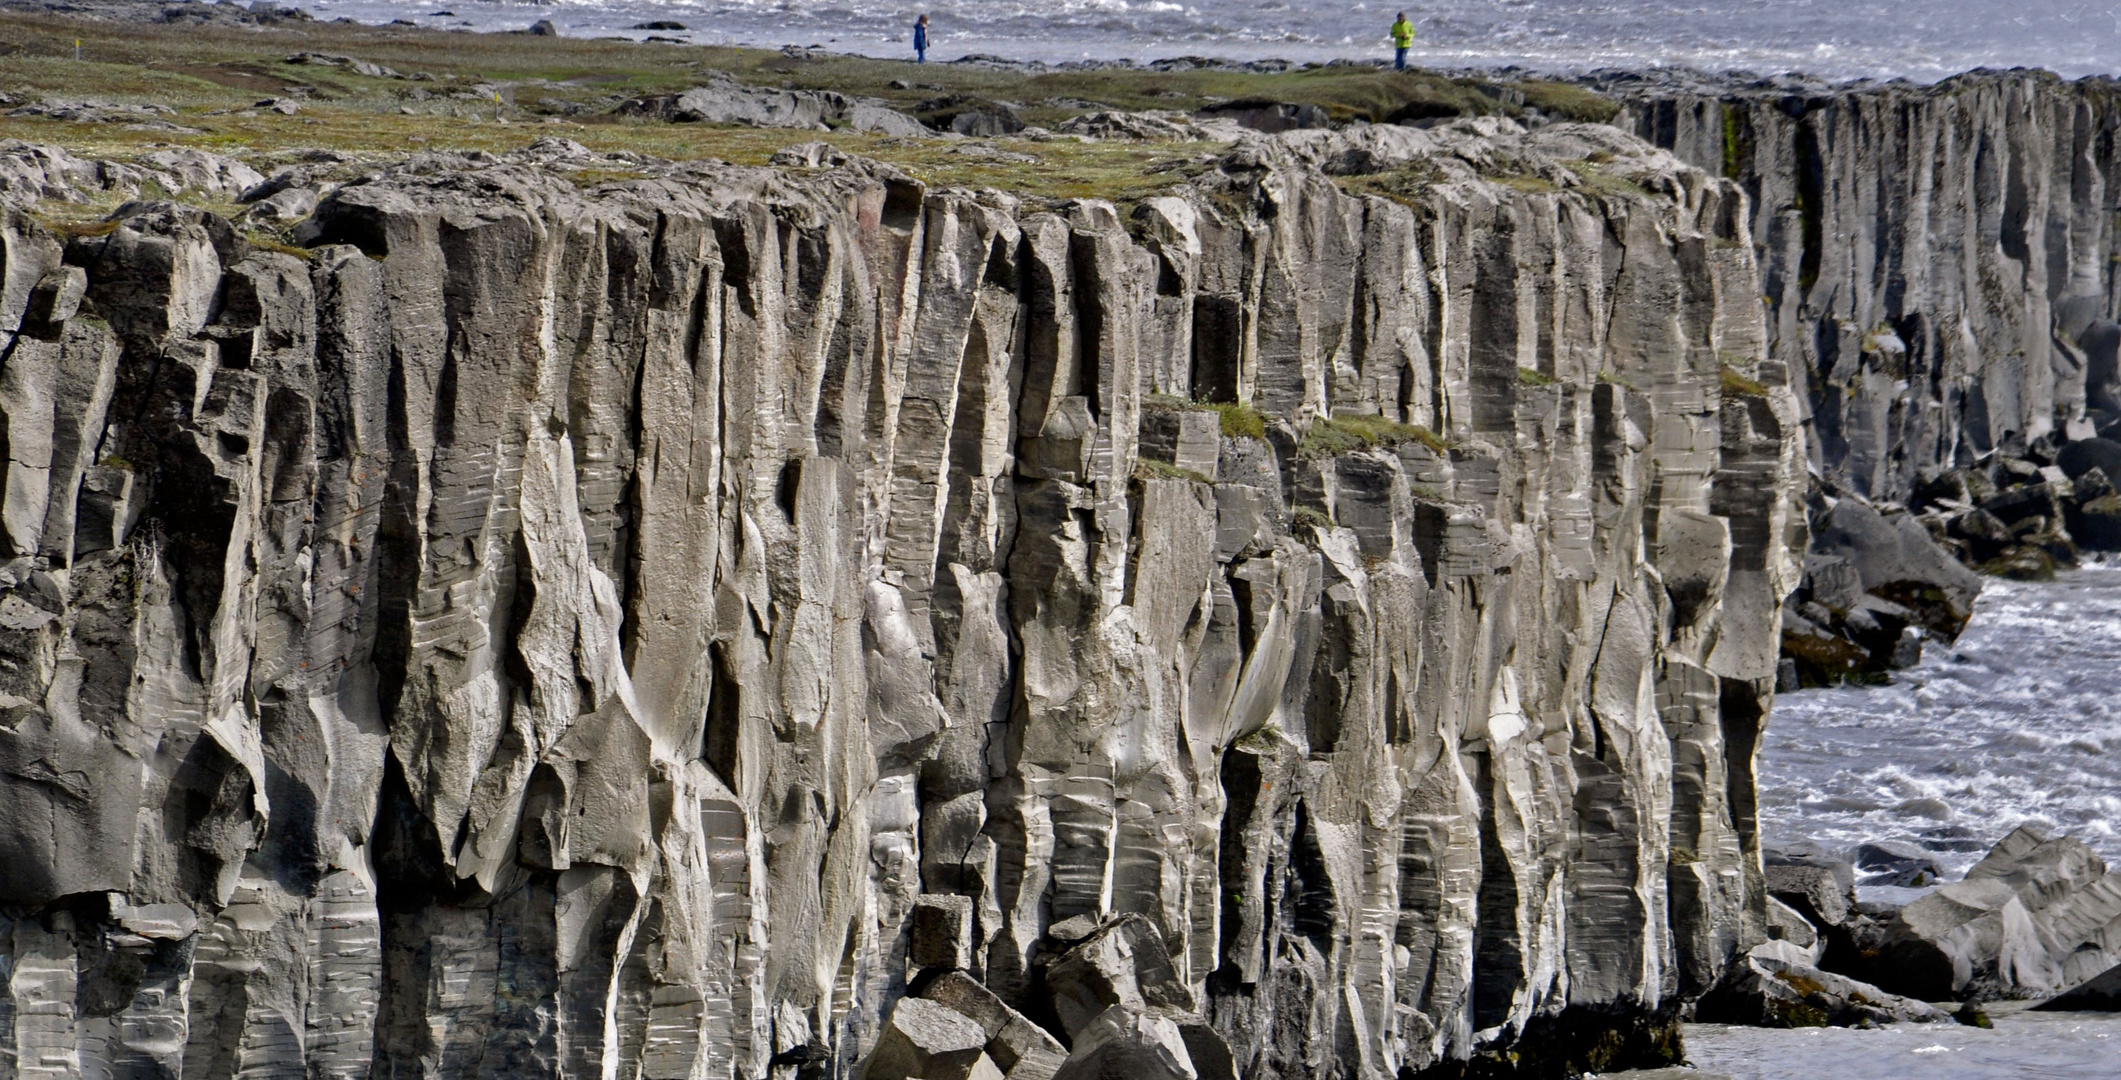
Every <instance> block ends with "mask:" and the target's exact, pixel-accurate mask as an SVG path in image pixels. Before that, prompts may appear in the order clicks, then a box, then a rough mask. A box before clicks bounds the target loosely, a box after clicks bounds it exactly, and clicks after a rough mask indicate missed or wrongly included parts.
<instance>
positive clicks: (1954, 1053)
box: [1686, 1003, 2121, 1080]
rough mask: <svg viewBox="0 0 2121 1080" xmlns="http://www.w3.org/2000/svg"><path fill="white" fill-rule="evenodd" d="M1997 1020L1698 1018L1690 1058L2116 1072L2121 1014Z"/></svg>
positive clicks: (1997, 1073) (1812, 1073) (1896, 1069)
mask: <svg viewBox="0 0 2121 1080" xmlns="http://www.w3.org/2000/svg"><path fill="white" fill-rule="evenodd" d="M1991 1015H1992V1016H1993V1017H1994V1018H1995V1023H1996V1026H1995V1028H1994V1029H1993V1030H1983V1029H1981V1028H1971V1027H1961V1026H1959V1025H1957V1024H1896V1025H1893V1026H1890V1027H1885V1028H1879V1029H1876V1030H1872V1031H1858V1030H1855V1029H1853V1028H1807V1029H1803V1030H1798V1031H1779V1030H1774V1029H1770V1028H1744V1027H1730V1026H1727V1025H1724V1024H1689V1025H1687V1027H1686V1049H1687V1058H1688V1060H1689V1061H1691V1062H1692V1063H1693V1064H1694V1065H1695V1067H1697V1068H1699V1069H1700V1070H1701V1071H1702V1072H1704V1073H1707V1074H1710V1075H1718V1076H1727V1077H1730V1078H1731V1080H2050V1078H2053V1080H2079V1078H2081V1080H2113V1078H2114V1077H2115V1076H2117V1075H2121V1016H2114V1015H2106V1014H2099V1013H2037V1012H2026V1011H2024V1005H2023V1003H2013V1004H2007V1005H2001V1006H1997V1007H1995V1008H1994V1009H1993V1010H1992V1011H1991Z"/></svg>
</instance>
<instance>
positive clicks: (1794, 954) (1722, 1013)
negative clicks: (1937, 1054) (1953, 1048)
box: [1697, 941, 1952, 1027]
mask: <svg viewBox="0 0 2121 1080" xmlns="http://www.w3.org/2000/svg"><path fill="white" fill-rule="evenodd" d="M1816 963H1817V960H1816V957H1814V956H1813V955H1812V954H1811V953H1810V952H1807V951H1806V950H1804V949H1801V948H1798V947H1797V946H1796V945H1794V944H1792V943H1790V942H1787V941H1771V942H1768V943H1767V944H1765V945H1758V946H1755V947H1754V948H1753V949H1752V951H1751V952H1749V953H1747V954H1746V956H1745V959H1744V961H1743V962H1742V963H1741V964H1738V965H1736V966H1734V967H1733V968H1732V969H1731V973H1730V975H1728V976H1727V977H1726V978H1725V980H1724V983H1723V985H1721V986H1718V987H1717V988H1716V990H1715V992H1713V993H1711V994H1710V995H1709V996H1708V997H1706V998H1704V999H1702V1002H1701V1006H1700V1010H1699V1012H1698V1014H1697V1015H1698V1016H1699V1017H1700V1018H1701V1019H1702V1020H1705V1021H1710V1022H1714V1023H1725V1024H1749V1025H1757V1026H1761V1027H1828V1026H1832V1027H1871V1026H1875V1025H1879V1024H1897V1023H1913V1024H1945V1023H1951V1022H1952V1015H1951V1014H1950V1013H1948V1012H1945V1011H1944V1010H1943V1009H1940V1008H1938V1007H1936V1006H1935V1005H1931V1004H1929V1003H1928V1002H1925V1001H1918V1000H1915V999H1913V998H1905V997H1901V996H1899V995H1897V994H1891V993H1887V992H1886V991H1884V990H1880V989H1879V988H1878V987H1875V986H1872V985H1871V984H1869V983H1865V982H1858V981H1857V980H1855V979H1851V978H1848V977H1847V976H1844V975H1837V974H1834V973H1833V972H1829V971H1822V970H1820V969H1819V968H1818V967H1817V966H1816Z"/></svg>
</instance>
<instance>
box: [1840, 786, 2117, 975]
mask: <svg viewBox="0 0 2121 1080" xmlns="http://www.w3.org/2000/svg"><path fill="white" fill-rule="evenodd" d="M2116 963H2121V873H2108V871H2107V868H2106V864H2105V862H2104V861H2102V860H2101V859H2100V858H2099V856H2098V855H2096V854H2094V853H2093V852H2092V850H2091V849H2090V848H2089V847H2086V846H2085V845H2084V843H2083V842H2082V841H2079V840H2076V839H2073V838H2070V837H2057V838H2054V839H2049V838H2048V837H2046V836H2045V835H2043V834H2042V833H2040V832H2039V831H2037V830H2035V829H2033V828H2031V827H2030V826H2027V827H2022V828H2019V829H2018V830H2017V831H2015V832H2013V833H2011V835H2009V836H2007V837H2005V838H2004V839H2003V840H2002V841H2001V842H1999V843H1998V844H1997V845H1996V846H1995V847H1994V848H1993V849H1992V850H1991V851H1990V852H1989V853H1988V855H1987V856H1986V857H1984V858H1983V859H1982V860H1981V861H1980V862H1979V863H1976V864H1975V865H1974V867H1973V868H1972V869H1970V870H1968V871H1967V873H1966V877H1965V878H1964V879H1963V880H1961V881H1957V882H1953V883H1951V884H1948V885H1945V886H1942V887H1940V888H1939V889H1937V890H1936V891H1935V892H1933V893H1931V894H1929V895H1927V896H1924V897H1922V898H1921V899H1918V900H1916V901H1914V902H1912V903H1910V904H1908V905H1907V906H1906V907H1904V908H1902V909H1900V911H1899V912H1898V913H1897V914H1896V915H1894V916H1893V918H1892V920H1891V921H1890V923H1888V924H1887V927H1886V933H1885V940H1884V942H1883V947H1882V949H1881V951H1880V954H1879V957H1878V965H1877V967H1876V969H1875V970H1877V972H1878V973H1879V977H1880V983H1881V985H1883V986H1885V987H1886V988H1887V989H1889V990H1894V991H1896V992H1899V993H1905V994H1909V995H1912V996H1917V997H1921V998H1924V999H1927V1000H1944V999H1946V998H1974V999H1981V998H1996V997H2029V996H2037V995H2040V994H2043V993H2051V992H2053V991H2055V990H2057V989H2060V988H2062V987H2066V986H2073V985H2076V984H2078V983H2082V982H2085V981H2087V980H2089V979H2091V978H2093V977H2094V976H2097V975H2099V974H2100V973H2102V972H2104V971H2106V970H2107V969H2109V968H2111V967H2113V966H2114V965H2115V964H2116Z"/></svg>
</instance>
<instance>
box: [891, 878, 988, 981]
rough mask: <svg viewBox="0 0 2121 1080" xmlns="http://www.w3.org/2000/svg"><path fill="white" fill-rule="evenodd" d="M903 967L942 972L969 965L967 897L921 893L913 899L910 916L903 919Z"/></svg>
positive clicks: (970, 937) (969, 921)
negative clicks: (904, 927) (904, 946)
mask: <svg viewBox="0 0 2121 1080" xmlns="http://www.w3.org/2000/svg"><path fill="white" fill-rule="evenodd" d="M906 966H907V967H908V969H935V970H943V971H962V970H964V969H965V968H968V967H970V966H972V898H971V897H969V896H953V895H949V894H947V893H945V894H937V893H923V894H921V895H920V896H916V897H914V898H913V914H912V916H911V917H910V918H908V919H907V920H906ZM910 974H911V971H910V970H909V975H910Z"/></svg>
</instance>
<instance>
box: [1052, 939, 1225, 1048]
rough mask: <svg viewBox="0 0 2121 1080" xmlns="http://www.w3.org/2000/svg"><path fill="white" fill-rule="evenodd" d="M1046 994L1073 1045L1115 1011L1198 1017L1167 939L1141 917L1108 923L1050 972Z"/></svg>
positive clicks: (1055, 961) (1065, 955)
mask: <svg viewBox="0 0 2121 1080" xmlns="http://www.w3.org/2000/svg"><path fill="white" fill-rule="evenodd" d="M1046 989H1047V991H1048V992H1049V993H1050V994H1052V996H1053V1011H1054V1012H1055V1014H1057V1015H1058V1016H1059V1017H1060V1022H1061V1026H1062V1027H1063V1028H1064V1029H1065V1030H1066V1031H1067V1032H1068V1037H1069V1038H1070V1039H1075V1038H1076V1037H1077V1033H1078V1032H1080V1031H1081V1030H1082V1029H1083V1028H1084V1027H1085V1026H1087V1025H1088V1024H1089V1023H1090V1022H1091V1021H1092V1020H1095V1019H1096V1018H1097V1017H1099V1016H1101V1015H1103V1014H1104V1012H1105V1011H1106V1010H1107V1009H1111V1008H1113V1007H1115V1006H1119V1007H1124V1008H1127V1009H1131V1010H1134V1011H1136V1012H1142V1011H1146V1010H1149V1009H1152V1008H1160V1009H1169V1010H1174V1011H1177V1012H1181V1013H1189V1012H1192V1011H1193V994H1192V992H1191V991H1189V990H1188V989H1186V984H1185V982H1184V980H1182V979H1180V978H1179V976H1178V972H1177V969H1175V968H1173V967H1172V966H1171V955H1170V952H1169V950H1168V949H1167V948H1166V947H1165V945H1164V941H1163V935H1162V934H1161V933H1159V932H1158V931H1157V929H1156V924H1154V923H1152V922H1150V921H1149V920H1148V919H1147V918H1145V917H1143V916H1141V915H1131V914H1130V915H1121V916H1119V917H1118V918H1116V919H1113V920H1110V921H1108V922H1105V923H1103V924H1101V925H1100V926H1098V928H1097V929H1096V930H1095V931H1094V932H1092V933H1091V934H1089V935H1088V936H1087V937H1085V938H1084V939H1083V940H1082V941H1081V942H1080V943H1079V944H1077V945H1076V946H1075V947H1073V948H1071V949H1069V950H1068V951H1067V952H1065V953H1063V954H1061V956H1060V957H1059V958H1058V959H1056V960H1054V961H1053V962H1052V963H1051V964H1049V965H1047V967H1046Z"/></svg>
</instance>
